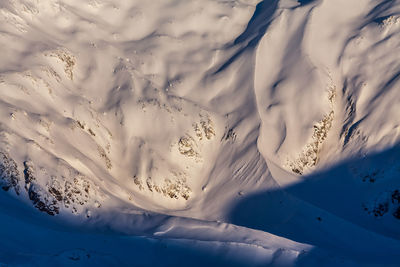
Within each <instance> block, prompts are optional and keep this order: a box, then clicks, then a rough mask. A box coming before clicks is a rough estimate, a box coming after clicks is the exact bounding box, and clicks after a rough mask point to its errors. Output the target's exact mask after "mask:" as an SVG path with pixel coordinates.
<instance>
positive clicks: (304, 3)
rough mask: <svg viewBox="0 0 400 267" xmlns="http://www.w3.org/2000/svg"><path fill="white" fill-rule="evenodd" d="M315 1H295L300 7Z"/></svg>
mask: <svg viewBox="0 0 400 267" xmlns="http://www.w3.org/2000/svg"><path fill="white" fill-rule="evenodd" d="M315 1H316V0H297V2H299V4H300V6H306V5H309V4H311V3H313V2H315Z"/></svg>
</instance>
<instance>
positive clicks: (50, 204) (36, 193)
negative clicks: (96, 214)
mask: <svg viewBox="0 0 400 267" xmlns="http://www.w3.org/2000/svg"><path fill="white" fill-rule="evenodd" d="M23 166H24V167H23V178H22V175H20V172H19V171H18V165H17V163H16V162H15V161H14V160H13V159H12V158H11V157H10V155H9V154H8V153H7V152H5V151H0V187H1V188H2V189H3V190H4V191H10V189H13V190H14V191H15V193H16V194H17V195H20V193H21V191H20V185H22V184H24V187H23V188H25V191H26V193H27V196H28V198H29V199H30V200H31V201H32V204H33V206H34V207H35V208H37V209H38V210H40V211H42V212H45V213H47V214H49V215H52V216H54V215H57V214H59V213H60V211H61V210H62V209H65V210H69V211H70V212H72V213H74V214H81V213H84V212H86V214H91V213H90V212H88V208H89V206H90V207H91V206H93V207H95V208H99V207H101V204H100V202H99V201H98V200H97V198H96V196H97V193H98V192H97V190H96V187H95V186H94V184H93V183H91V182H90V181H89V180H88V179H87V178H86V177H85V176H84V175H82V174H80V173H78V172H76V171H73V170H71V172H70V173H71V177H64V176H60V177H56V176H54V175H49V174H47V173H46V170H44V169H43V168H41V170H40V171H38V170H37V169H36V168H35V165H34V163H33V162H32V161H25V162H24V163H23ZM91 204H92V205H91Z"/></svg>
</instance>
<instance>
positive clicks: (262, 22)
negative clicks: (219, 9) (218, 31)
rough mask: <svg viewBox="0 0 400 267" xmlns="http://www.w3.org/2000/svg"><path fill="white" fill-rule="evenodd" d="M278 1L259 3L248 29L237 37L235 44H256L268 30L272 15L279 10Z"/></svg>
mask: <svg viewBox="0 0 400 267" xmlns="http://www.w3.org/2000/svg"><path fill="white" fill-rule="evenodd" d="M278 3H279V1H277V0H272V1H268V0H264V1H262V2H261V3H259V4H258V5H257V6H256V10H255V11H254V14H253V16H252V17H251V19H250V21H249V23H248V24H247V27H246V29H245V30H244V32H243V33H242V34H241V35H239V37H237V38H236V39H235V41H234V45H237V44H241V43H248V46H250V47H254V46H256V45H257V44H258V42H259V41H260V40H261V38H262V37H263V36H264V34H265V32H266V31H267V29H268V26H269V25H270V23H271V20H272V17H273V15H274V14H275V11H276V10H277V7H278Z"/></svg>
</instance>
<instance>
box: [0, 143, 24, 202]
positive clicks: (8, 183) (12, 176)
mask: <svg viewBox="0 0 400 267" xmlns="http://www.w3.org/2000/svg"><path fill="white" fill-rule="evenodd" d="M19 177H20V176H19V172H18V169H17V164H16V163H15V161H14V160H13V159H12V158H11V157H10V155H9V154H8V153H7V152H4V151H0V186H1V188H2V189H3V190H5V191H9V190H10V189H11V188H13V189H14V190H15V193H16V194H17V195H19V190H20V189H19V179H20V178H19Z"/></svg>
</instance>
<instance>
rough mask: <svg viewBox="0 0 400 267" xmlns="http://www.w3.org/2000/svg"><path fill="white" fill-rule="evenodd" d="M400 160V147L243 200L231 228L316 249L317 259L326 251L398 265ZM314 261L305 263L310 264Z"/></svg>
mask: <svg viewBox="0 0 400 267" xmlns="http://www.w3.org/2000/svg"><path fill="white" fill-rule="evenodd" d="M399 158H400V146H395V147H393V148H391V149H388V150H385V151H382V152H379V153H376V154H373V155H372V154H371V155H361V156H360V157H354V158H351V159H347V160H345V161H343V162H340V163H338V164H336V165H335V166H333V167H330V168H327V169H324V170H322V171H319V172H316V173H314V174H311V175H308V176H305V177H300V181H301V182H299V183H297V184H294V185H290V186H288V187H286V188H281V189H279V190H273V191H266V192H263V193H259V194H255V195H249V196H246V195H244V196H243V200H242V201H241V202H239V204H238V205H236V206H235V207H234V208H233V209H232V210H231V213H230V219H231V222H232V223H234V224H237V225H240V226H245V227H249V228H253V229H258V230H262V231H266V232H269V233H272V234H275V235H278V236H282V237H286V238H289V239H291V240H294V241H297V242H301V243H307V244H311V245H314V246H316V251H315V253H316V254H315V255H321V253H320V252H318V250H323V251H328V252H331V253H334V254H335V256H338V257H343V258H345V259H346V258H347V259H352V260H355V261H356V262H360V263H363V264H364V263H365V264H367V263H369V264H370V263H375V264H396V262H397V263H398V256H397V254H398V251H400V241H399V239H400V227H399V226H400V193H399V191H400V190H399V189H400V179H398V178H399V177H400V161H399ZM272 165H273V164H272V163H268V166H269V167H270V170H271V172H272V174H273V175H274V171H273V168H276V166H275V165H274V167H273V168H272ZM287 175H288V176H293V174H290V173H287ZM396 190H397V191H396ZM396 192H397V194H396ZM396 212H398V213H397V214H396ZM312 255H314V254H313V253H310V254H309V255H308V256H307V255H305V256H304V255H303V256H302V257H301V260H302V261H304V262H305V263H306V262H309V261H310V260H311V259H310V258H308V257H314V256H315V255H314V256H312Z"/></svg>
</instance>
